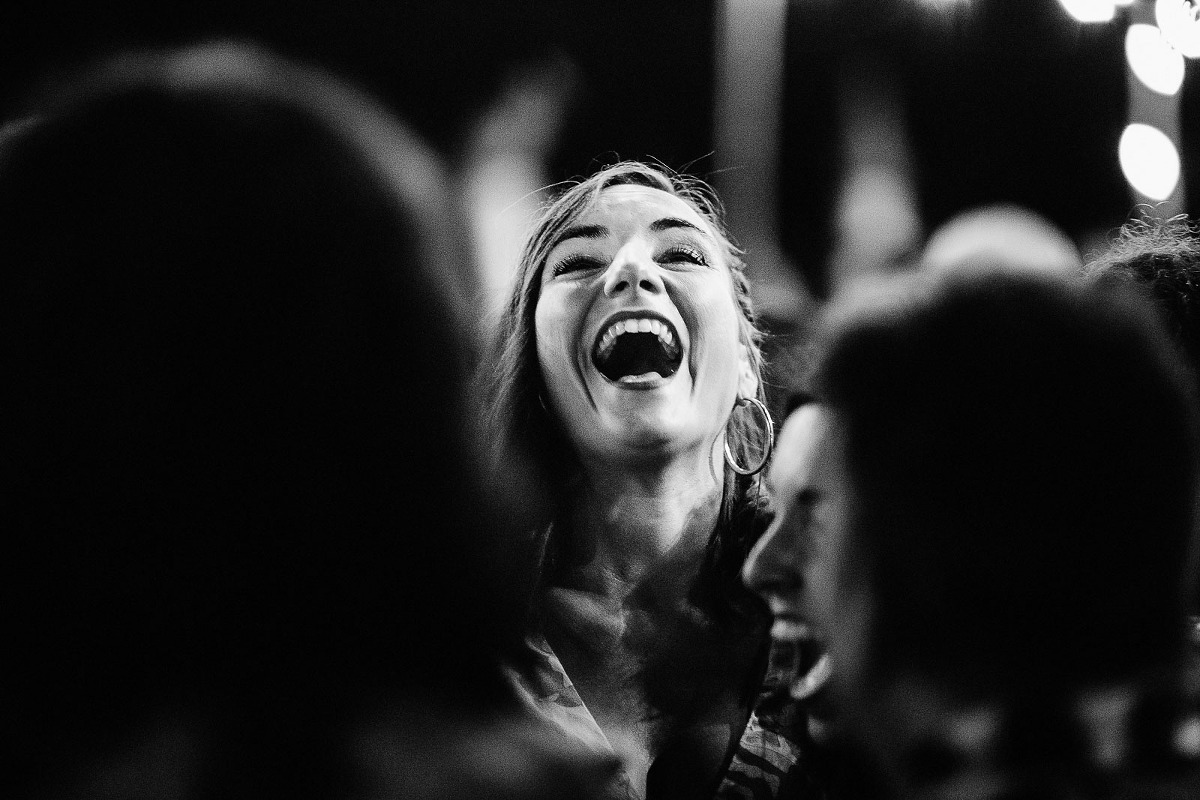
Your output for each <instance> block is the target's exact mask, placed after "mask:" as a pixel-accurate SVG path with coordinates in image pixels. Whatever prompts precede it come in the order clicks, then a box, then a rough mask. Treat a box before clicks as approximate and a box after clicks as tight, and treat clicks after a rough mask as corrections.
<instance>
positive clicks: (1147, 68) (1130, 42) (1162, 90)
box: [1125, 23, 1183, 95]
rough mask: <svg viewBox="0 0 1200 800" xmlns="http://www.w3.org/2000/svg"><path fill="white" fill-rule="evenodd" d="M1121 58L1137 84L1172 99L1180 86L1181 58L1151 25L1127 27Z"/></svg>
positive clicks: (1181, 74) (1181, 77)
mask: <svg viewBox="0 0 1200 800" xmlns="http://www.w3.org/2000/svg"><path fill="white" fill-rule="evenodd" d="M1125 58H1127V59H1128V60H1129V68H1130V69H1132V70H1133V74H1134V75H1137V77H1138V80H1140V81H1141V82H1142V83H1144V84H1146V86H1148V87H1149V88H1150V89H1153V90H1154V91H1156V92H1158V93H1159V94H1165V95H1173V94H1175V93H1176V92H1178V91H1179V87H1180V86H1182V85H1183V56H1182V55H1181V54H1180V52H1179V51H1178V50H1176V49H1175V48H1174V47H1172V46H1171V43H1170V42H1168V41H1167V40H1166V38H1165V37H1164V36H1163V35H1162V31H1160V30H1159V29H1158V27H1157V26H1154V25H1143V24H1140V23H1139V24H1136V25H1130V26H1129V30H1128V31H1126V32H1125Z"/></svg>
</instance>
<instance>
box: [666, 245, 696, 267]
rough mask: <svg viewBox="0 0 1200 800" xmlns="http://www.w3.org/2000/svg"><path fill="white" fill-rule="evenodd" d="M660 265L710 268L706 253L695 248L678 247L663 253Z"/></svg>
mask: <svg viewBox="0 0 1200 800" xmlns="http://www.w3.org/2000/svg"><path fill="white" fill-rule="evenodd" d="M658 262H659V263H660V264H696V265H697V266H701V267H706V266H708V258H707V257H705V255H704V253H702V252H700V251H699V250H697V249H696V248H694V247H687V246H683V245H676V246H674V247H670V248H668V249H667V250H665V251H663V253H662V254H661V255H659V257H658Z"/></svg>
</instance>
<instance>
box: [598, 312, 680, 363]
mask: <svg viewBox="0 0 1200 800" xmlns="http://www.w3.org/2000/svg"><path fill="white" fill-rule="evenodd" d="M622 333H653V334H654V335H655V336H657V337H658V340H659V341H660V342H662V343H663V344H664V345H665V346H667V347H671V346H673V345H674V344H675V334H673V333H671V326H670V325H668V324H666V323H665V322H662V321H661V320H657V319H649V318H645V317H639V318H630V319H622V320H617V321H616V322H614V323H613V324H612V325H610V326H608V330H606V331H605V332H604V335H603V336H601V337H600V346H599V348H597V350H598V352H600V353H602V354H603V353H605V352H607V351H608V350H609V349H610V348H611V347H612V345H613V342H615V341H616V340H617V337H618V336H620V335H621V334H622Z"/></svg>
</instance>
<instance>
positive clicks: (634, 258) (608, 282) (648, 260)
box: [604, 244, 666, 296]
mask: <svg viewBox="0 0 1200 800" xmlns="http://www.w3.org/2000/svg"><path fill="white" fill-rule="evenodd" d="M665 289H666V287H665V286H664V285H663V281H662V274H661V272H660V269H659V266H658V264H656V263H655V261H654V259H653V257H652V256H651V254H650V253H649V252H648V251H646V250H645V249H644V248H641V247H637V246H635V245H633V244H631V245H629V246H626V247H623V248H621V249H620V250H618V251H617V255H616V257H615V258H613V261H612V264H611V265H609V268H608V274H607V275H606V276H605V278H604V293H605V294H606V295H609V296H613V295H618V294H621V293H623V292H627V291H633V292H638V291H642V292H649V293H651V294H658V293H660V292H663V291H665Z"/></svg>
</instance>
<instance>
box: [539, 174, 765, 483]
mask: <svg viewBox="0 0 1200 800" xmlns="http://www.w3.org/2000/svg"><path fill="white" fill-rule="evenodd" d="M740 316H741V312H740V311H739V309H738V307H737V304H736V302H735V300H734V293H733V281H732V277H731V275H730V272H729V266H728V264H727V263H726V259H725V255H724V249H723V247H722V244H721V240H720V239H718V237H717V235H716V234H715V232H714V231H713V230H712V228H711V227H710V226H709V224H708V223H707V222H706V221H705V220H704V218H703V217H702V216H701V215H700V214H699V213H698V212H697V211H696V210H695V209H694V208H692V206H690V205H689V204H688V203H686V202H684V201H683V200H681V199H679V198H678V197H675V196H674V195H671V194H668V193H667V192H664V191H661V190H659V189H651V188H649V187H644V186H629V185H623V186H614V187H611V188H609V189H605V190H604V191H603V192H602V193H601V194H600V195H599V197H598V198H597V200H596V202H595V203H594V204H593V205H592V206H591V207H590V208H589V209H587V210H586V211H584V213H583V214H581V215H580V216H579V218H578V219H576V220H575V222H574V224H572V225H571V226H569V227H568V228H567V229H566V230H565V231H564V232H563V234H562V236H561V237H560V238H559V240H558V242H557V243H556V244H555V245H554V246H553V248H552V249H551V251H550V254H549V257H548V259H547V261H546V265H545V267H544V269H543V271H542V276H541V296H540V298H539V300H538V304H537V309H536V312H535V327H536V340H537V354H538V362H539V363H540V365H541V369H542V375H543V377H544V380H545V383H546V388H547V391H548V392H549V395H550V396H549V397H548V398H547V400H548V402H549V403H550V404H551V405H552V407H553V411H554V413H555V414H556V415H557V417H558V418H559V419H560V420H561V422H562V423H563V427H564V429H565V430H566V431H567V435H568V436H569V437H570V438H571V440H572V442H573V443H574V445H575V447H576V448H577V449H578V451H579V453H580V456H581V458H583V460H584V462H585V463H588V462H592V463H605V462H612V461H614V460H617V461H629V460H631V459H632V460H640V459H646V458H660V457H662V456H663V455H670V454H673V453H680V452H684V451H687V450H688V449H696V448H709V447H711V446H712V444H713V442H714V441H716V439H717V437H718V435H719V433H720V432H721V430H722V428H723V427H724V425H725V422H726V421H727V419H728V418H729V414H730V412H731V410H732V408H733V404H734V401H735V400H736V399H737V397H738V393H739V390H740V391H741V392H742V393H743V394H745V395H749V396H753V393H754V391H755V390H756V389H757V378H756V377H755V376H754V374H753V370H752V369H751V368H750V364H749V358H748V353H747V350H746V347H745V345H743V344H742V343H741V340H740V338H739V323H740Z"/></svg>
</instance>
